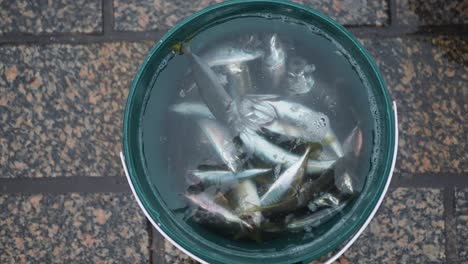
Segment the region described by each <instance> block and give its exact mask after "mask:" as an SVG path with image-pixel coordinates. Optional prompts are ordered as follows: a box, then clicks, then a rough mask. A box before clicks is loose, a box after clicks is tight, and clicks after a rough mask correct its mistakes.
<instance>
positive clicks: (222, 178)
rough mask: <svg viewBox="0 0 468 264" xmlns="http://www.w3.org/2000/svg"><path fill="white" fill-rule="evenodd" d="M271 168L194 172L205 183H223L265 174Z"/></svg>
mask: <svg viewBox="0 0 468 264" xmlns="http://www.w3.org/2000/svg"><path fill="white" fill-rule="evenodd" d="M269 171H271V169H248V170H244V171H239V172H237V173H235V172H232V171H226V170H204V171H201V170H195V171H193V172H192V174H193V175H194V176H195V177H196V178H197V179H199V180H200V182H202V183H204V184H213V185H223V184H230V183H234V182H238V181H242V180H245V179H249V178H253V177H256V176H259V175H263V174H265V173H267V172H269Z"/></svg>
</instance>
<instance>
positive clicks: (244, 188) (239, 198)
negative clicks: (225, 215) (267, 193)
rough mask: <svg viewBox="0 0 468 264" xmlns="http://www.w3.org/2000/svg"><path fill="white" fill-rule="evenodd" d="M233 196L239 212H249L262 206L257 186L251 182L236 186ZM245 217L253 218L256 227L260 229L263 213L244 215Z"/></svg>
mask: <svg viewBox="0 0 468 264" xmlns="http://www.w3.org/2000/svg"><path fill="white" fill-rule="evenodd" d="M233 195H234V199H235V201H236V204H237V208H236V211H237V212H244V211H248V210H250V209H251V208H254V207H256V206H260V197H259V196H258V191H257V186H256V185H255V183H254V182H253V181H251V180H244V181H242V182H240V183H239V184H238V185H237V186H235V187H234V190H233ZM244 216H249V217H250V218H251V221H252V223H253V226H254V227H259V226H260V224H261V222H262V213H261V212H251V213H249V214H244Z"/></svg>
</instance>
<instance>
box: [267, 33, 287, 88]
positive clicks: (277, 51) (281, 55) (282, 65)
mask: <svg viewBox="0 0 468 264" xmlns="http://www.w3.org/2000/svg"><path fill="white" fill-rule="evenodd" d="M264 71H265V74H266V82H267V85H266V86H267V87H271V88H272V89H277V88H278V86H279V85H280V83H281V81H282V79H283V77H284V74H285V72H286V51H285V48H284V45H283V43H282V42H281V40H280V39H279V37H278V35H277V34H273V35H271V37H270V39H269V40H268V52H267V56H266V58H265V60H264Z"/></svg>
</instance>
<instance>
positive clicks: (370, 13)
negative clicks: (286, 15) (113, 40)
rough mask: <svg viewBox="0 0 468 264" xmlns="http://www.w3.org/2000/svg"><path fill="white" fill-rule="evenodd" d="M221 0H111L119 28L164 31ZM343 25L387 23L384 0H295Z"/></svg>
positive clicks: (124, 29) (116, 26) (121, 29)
mask: <svg viewBox="0 0 468 264" xmlns="http://www.w3.org/2000/svg"><path fill="white" fill-rule="evenodd" d="M217 2H222V1H221V0H195V1H184V0H175V1H169V0H162V1H160V0H143V1H135V0H114V11H115V29H116V30H120V31H135V30H136V31H143V30H162V31H167V30H168V29H169V28H170V27H172V26H174V24H175V23H177V22H178V21H180V20H182V19H184V18H185V17H187V16H189V15H191V14H192V13H194V12H195V11H198V10H201V9H203V8H205V7H207V6H209V5H211V4H215V3H217ZM296 2H299V3H301V4H304V5H307V6H309V7H312V8H315V9H317V10H319V11H321V12H323V13H325V14H327V15H329V16H331V17H332V18H334V19H336V20H337V21H338V22H340V23H342V24H345V25H376V26H381V25H384V24H387V23H388V5H387V1H384V0H377V1H363V0H359V1H354V0H334V1H331V2H324V1H319V0H298V1H296Z"/></svg>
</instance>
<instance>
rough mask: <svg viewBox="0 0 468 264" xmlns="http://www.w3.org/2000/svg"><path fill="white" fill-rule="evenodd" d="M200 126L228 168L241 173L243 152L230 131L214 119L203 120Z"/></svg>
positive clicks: (199, 122)
mask: <svg viewBox="0 0 468 264" xmlns="http://www.w3.org/2000/svg"><path fill="white" fill-rule="evenodd" d="M198 125H199V126H200V128H201V129H202V131H203V133H204V134H205V136H206V137H207V138H208V140H209V142H210V143H211V145H212V146H213V147H214V149H215V151H216V153H217V154H218V156H219V157H220V158H221V160H222V161H223V162H224V163H225V164H226V165H227V166H228V168H229V169H230V170H231V171H233V172H237V171H239V170H240V168H241V167H242V165H243V161H242V160H241V158H240V155H241V152H240V150H239V149H238V147H237V146H236V144H235V143H234V142H233V139H234V137H233V136H232V135H231V133H230V132H229V130H227V129H226V128H225V127H224V126H222V125H221V124H219V123H218V122H216V121H214V120H212V119H201V120H199V121H198Z"/></svg>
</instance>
